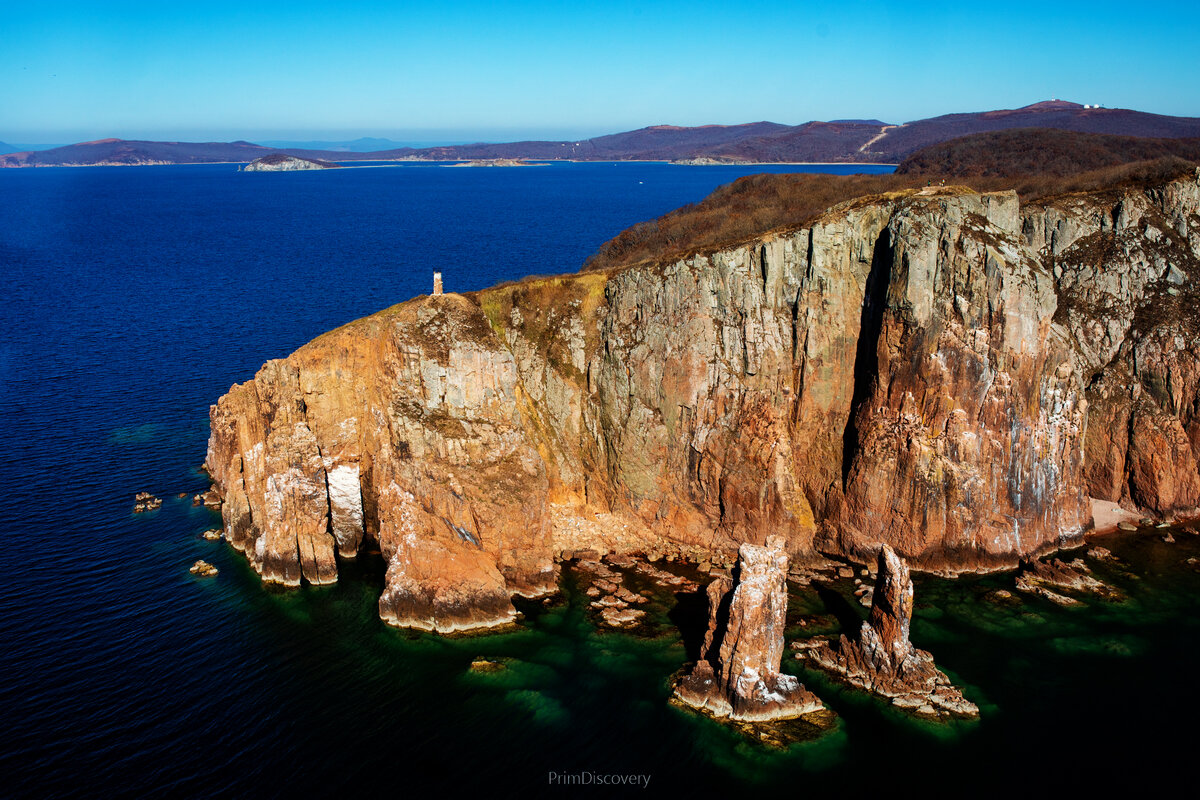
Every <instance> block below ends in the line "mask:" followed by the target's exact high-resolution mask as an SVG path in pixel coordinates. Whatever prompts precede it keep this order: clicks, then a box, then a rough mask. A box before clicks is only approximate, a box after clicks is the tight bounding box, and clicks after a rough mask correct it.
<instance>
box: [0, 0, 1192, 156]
mask: <svg viewBox="0 0 1200 800" xmlns="http://www.w3.org/2000/svg"><path fill="white" fill-rule="evenodd" d="M1146 9H1151V10H1146ZM1197 41H1200V3H1194V2H1188V3H1169V2H1167V3H1153V4H1143V5H1141V6H1138V5H1137V4H1131V3H1128V2H1125V3H1109V2H1102V1H1101V2H1097V1H1096V0H1093V1H1092V2H1086V3H1083V2H1081V3H1074V2H1065V3H1045V2H1007V3H1006V2H999V1H997V2H989V3H976V2H973V1H971V0H962V1H961V2H953V3H943V2H929V3H913V2H910V3H902V2H888V3H884V2H850V1H847V2H836V3H812V2H753V1H752V0H749V1H747V2H741V3H736V4H735V3H708V2H702V1H700V2H686V3H684V2H664V3H654V2H631V3H592V4H588V3H579V2H564V3H534V2H526V3H521V2H513V3H487V2H459V3H453V4H451V3H405V2H392V3H354V2H346V3H344V4H332V3H306V2H291V3H270V2H239V3H227V2H224V1H223V0H210V1H209V2H203V3H196V4H176V3H165V2H156V3H133V2H108V3H77V2H70V0H64V2H58V3H53V4H51V3H36V2H31V3H26V4H21V5H17V4H12V3H9V2H7V0H5V2H4V3H3V5H0V86H3V87H4V88H3V89H2V90H0V140H3V141H8V142H14V141H16V142H43V141H54V142H65V141H79V140H84V139H92V138H100V137H107V136H117V137H122V138H151V139H164V138H172V139H189V140H190V139H220V140H225V139H231V138H247V139H255V138H258V139H265V138H347V137H351V138H352V137H356V136H362V135H369V136H389V137H392V138H397V139H420V140H436V139H446V140H456V141H457V140H473V139H479V140H504V139H513V138H523V137H545V138H572V137H583V136H589V135H597V134H602V133H609V132H614V131H619V130H627V129H630V128H637V127H642V126H645V125H653V124H659V123H670V124H677V125H699V124H707V123H726V124H728V123H737V122H748V121H755V120H762V119H769V120H773V121H776V122H783V123H788V124H796V123H800V122H805V121H808V120H811V119H836V118H857V117H878V118H881V119H884V120H886V121H888V122H903V121H907V120H911V119H919V118H922V117H928V116H934V115H937V114H944V113H950V112H955V111H975V110H986V109H992V108H1012V107H1017V106H1021V105H1025V104H1028V103H1031V102H1035V101H1037V100H1042V99H1048V98H1051V97H1059V98H1064V99H1071V100H1075V101H1077V102H1081V103H1093V102H1095V103H1103V104H1104V105H1106V106H1110V107H1127V108H1137V109H1139V110H1144V111H1154V112H1158V113H1163V114H1176V115H1184V116H1200V82H1198V81H1197V80H1196V78H1197V75H1200V47H1197Z"/></svg>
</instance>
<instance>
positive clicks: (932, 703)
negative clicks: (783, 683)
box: [808, 544, 979, 719]
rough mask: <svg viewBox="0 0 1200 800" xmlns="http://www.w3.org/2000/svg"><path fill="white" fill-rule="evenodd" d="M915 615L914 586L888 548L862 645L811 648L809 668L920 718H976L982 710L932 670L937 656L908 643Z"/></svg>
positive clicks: (884, 551)
mask: <svg viewBox="0 0 1200 800" xmlns="http://www.w3.org/2000/svg"><path fill="white" fill-rule="evenodd" d="M912 612H913V582H912V577H911V576H910V575H909V570H908V565H906V564H905V563H904V561H903V560H902V559H901V558H900V557H899V556H898V555H896V552H895V551H894V550H892V548H891V547H889V546H888V545H886V544H885V545H883V547H882V548H881V549H880V551H879V577H878V579H877V580H876V582H875V594H874V599H873V601H872V604H871V614H870V617H869V618H868V619H867V621H866V622H864V623H863V624H862V630H861V631H860V633H859V638H858V640H857V641H851V640H850V639H848V638H847V637H846V636H845V635H843V636H842V637H841V638H840V639H839V640H838V642H837V643H836V644H829V643H825V644H822V645H821V646H819V647H816V648H813V649H812V650H811V651H810V653H809V656H808V659H809V663H810V665H812V666H815V667H819V668H820V669H823V670H825V671H827V672H830V673H832V674H833V675H835V676H837V677H839V678H841V679H842V680H844V681H845V682H846V683H849V684H850V685H851V686H855V687H857V688H859V689H865V690H866V691H868V692H872V693H874V694H877V695H880V696H881V697H886V698H889V699H890V700H891V702H892V705H895V706H897V707H900V708H904V709H907V710H910V711H913V712H915V713H917V714H918V715H920V716H926V717H932V718H935V719H946V718H950V717H978V716H979V709H978V707H976V706H975V704H974V703H972V702H971V701H970V700H967V699H966V698H964V697H963V695H962V692H961V691H959V690H958V689H957V688H955V687H954V686H953V685H952V684H951V683H950V679H949V678H948V677H946V674H945V673H943V672H942V671H940V670H939V669H938V668H937V667H936V666H934V663H933V656H932V655H930V654H929V653H928V652H926V651H925V650H919V649H917V648H916V647H914V646H913V644H912V642H911V641H909V638H908V632H909V627H910V625H911V624H912Z"/></svg>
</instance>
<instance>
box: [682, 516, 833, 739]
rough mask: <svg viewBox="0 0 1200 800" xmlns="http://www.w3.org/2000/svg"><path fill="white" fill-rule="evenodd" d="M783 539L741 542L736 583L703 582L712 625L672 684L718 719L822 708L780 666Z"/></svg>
mask: <svg viewBox="0 0 1200 800" xmlns="http://www.w3.org/2000/svg"><path fill="white" fill-rule="evenodd" d="M783 546H784V543H783V539H781V538H775V537H772V538H770V539H768V540H767V545H766V546H765V547H760V546H757V545H750V544H745V545H742V547H741V550H740V559H739V562H738V574H737V578H736V581H735V580H733V579H730V578H726V577H718V578H717V579H716V580H714V581H713V582H712V583H711V584H709V587H708V601H709V628H708V632H707V633H706V634H705V637H704V644H703V647H702V649H701V653H700V660H699V661H698V662H697V663H696V664H695V665H694V666H693V667H692V669H691V670H690V671H689V673H688V674H687V675H685V676H684V677H683V678H681V679H680V680H679V682H678V683H677V684H676V686H675V696H676V697H677V698H679V699H680V700H682V701H683V702H684V703H687V704H688V705H691V706H695V707H696V708H702V709H706V710H707V711H709V712H711V713H713V714H715V715H716V716H719V717H729V718H731V719H734V720H742V721H767V720H774V719H789V718H794V717H798V716H802V715H804V714H810V713H812V712H815V711H820V710H821V709H823V708H824V705H823V704H822V703H821V701H820V700H819V699H817V697H816V695H814V694H813V693H812V692H809V691H808V690H806V689H805V688H804V687H803V686H802V685H801V684H800V681H799V680H797V679H796V677H795V676H793V675H786V674H783V673H781V672H780V671H779V665H780V661H781V659H782V657H783V629H784V623H785V619H786V617H787V585H786V580H787V553H786V552H785V551H784V549H783Z"/></svg>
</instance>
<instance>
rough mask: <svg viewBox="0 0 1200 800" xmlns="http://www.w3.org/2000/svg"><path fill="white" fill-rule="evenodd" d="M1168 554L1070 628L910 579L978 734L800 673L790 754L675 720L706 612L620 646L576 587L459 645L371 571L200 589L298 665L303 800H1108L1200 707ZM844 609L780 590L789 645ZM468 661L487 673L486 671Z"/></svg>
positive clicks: (835, 622)
mask: <svg viewBox="0 0 1200 800" xmlns="http://www.w3.org/2000/svg"><path fill="white" fill-rule="evenodd" d="M1164 533H1166V531H1163V530H1154V531H1150V532H1142V533H1139V534H1121V535H1114V536H1109V537H1104V538H1102V539H1098V540H1097V542H1098V543H1100V544H1101V545H1103V546H1105V547H1107V548H1109V549H1110V550H1112V552H1113V554H1114V555H1115V556H1116V557H1117V559H1118V560H1117V561H1114V562H1107V561H1097V560H1095V559H1091V558H1086V560H1087V562H1088V564H1089V566H1091V567H1092V568H1093V570H1094V572H1095V574H1096V576H1097V577H1098V578H1100V579H1101V580H1103V581H1104V582H1105V583H1107V584H1109V585H1111V586H1113V587H1115V588H1117V589H1118V590H1119V591H1120V593H1121V595H1122V598H1121V599H1120V600H1116V601H1114V600H1102V599H1099V598H1093V597H1088V596H1084V595H1079V596H1078V597H1079V598H1080V599H1082V600H1083V602H1082V603H1081V604H1080V605H1078V606H1073V607H1061V606H1057V605H1055V604H1054V603H1052V602H1050V601H1048V600H1045V599H1043V598H1040V597H1034V596H1031V595H1025V594H1022V593H1020V592H1016V591H1015V590H1014V588H1013V573H1011V572H1010V573H997V574H992V575H986V576H972V577H963V578H957V579H942V578H934V577H929V576H916V611H915V616H914V620H913V627H912V638H913V641H914V643H915V644H916V645H917V646H919V647H922V648H923V649H927V650H929V651H930V652H932V653H933V654H934V656H935V658H936V659H937V662H938V665H939V667H941V668H942V669H943V670H944V671H946V672H947V673H948V674H949V675H950V677H951V679H952V680H953V681H954V682H955V683H956V684H957V685H959V686H960V687H962V688H963V690H964V692H965V693H966V695H967V696H968V697H969V698H970V699H972V700H973V701H975V702H976V703H977V704H978V705H979V706H980V709H981V719H980V720H978V721H954V722H950V723H936V722H929V721H923V720H919V719H917V718H914V717H912V716H911V715H909V714H906V713H905V712H902V711H899V710H897V709H894V708H892V707H890V706H889V705H887V704H886V703H885V702H883V701H881V700H878V699H876V698H874V697H871V696H869V695H866V694H864V693H862V692H858V691H855V690H852V689H850V688H847V687H843V686H841V685H839V684H836V683H834V682H832V681H831V680H829V679H827V678H826V677H825V676H823V675H822V674H821V673H819V672H814V671H810V670H808V669H805V668H804V667H803V665H802V664H801V662H798V661H796V660H794V659H793V656H792V652H791V650H790V649H788V650H785V656H784V670H785V671H788V672H792V673H794V674H796V675H798V676H799V677H800V678H801V680H803V681H804V682H805V685H806V686H808V688H810V689H811V690H813V691H815V692H816V693H817V694H818V695H819V696H820V697H821V698H822V699H823V700H824V701H825V702H826V704H827V705H828V706H829V707H830V708H831V709H832V710H833V711H834V712H835V713H836V715H837V718H836V721H834V722H833V724H832V725H831V726H830V727H829V728H828V729H826V730H816V729H810V730H809V731H807V732H801V733H800V735H799V737H798V739H797V740H796V741H794V743H792V744H790V745H789V746H786V747H782V748H781V747H774V746H770V745H766V744H763V743H761V742H760V741H757V740H756V739H755V737H754V736H753V735H747V734H746V733H744V732H743V731H739V730H737V729H736V728H735V727H733V726H730V725H727V724H724V723H721V722H717V721H714V720H712V719H710V718H708V717H705V716H703V715H701V714H698V713H695V712H692V711H689V710H685V709H681V708H678V707H676V706H674V705H672V704H671V703H670V702H669V698H670V682H671V679H672V676H673V675H674V674H675V673H676V672H677V671H678V670H679V669H680V668H681V667H682V666H683V665H684V664H685V663H687V662H688V661H689V660H691V659H692V658H694V657H695V648H696V646H697V642H698V640H699V637H700V636H701V635H702V633H703V630H704V625H705V619H704V615H705V613H706V609H705V606H704V603H703V596H702V590H701V592H700V593H699V596H695V595H693V596H687V595H672V594H671V593H670V592H668V591H667V590H663V589H659V590H657V591H656V593H655V596H654V598H653V600H652V601H651V603H650V604H649V605H648V606H647V607H646V608H647V611H648V614H647V618H646V620H645V622H644V624H642V625H641V626H639V628H637V629H636V630H634V631H632V632H622V631H616V630H611V629H607V628H606V626H604V625H603V623H601V622H599V620H598V619H596V617H595V616H594V615H593V614H591V613H589V609H588V602H589V600H590V598H588V597H586V596H585V595H584V594H583V592H582V588H581V586H580V585H579V584H578V583H577V578H576V574H575V571H574V569H573V568H570V567H568V568H567V569H564V575H563V579H562V593H561V595H560V596H559V597H556V598H552V599H550V600H547V601H545V602H538V601H521V600H518V604H519V608H520V610H521V611H522V613H523V619H522V620H521V622H520V624H519V626H518V628H517V629H516V630H515V631H511V632H506V633H499V634H485V635H477V636H467V637H457V638H446V637H439V636H434V635H429V634H423V633H415V632H409V631H402V630H396V629H392V628H389V627H388V626H386V625H385V624H384V623H382V622H381V621H380V620H379V619H378V616H377V610H376V605H375V604H376V602H377V600H378V597H379V591H380V587H381V585H382V572H383V564H382V562H381V560H380V559H379V557H378V556H377V555H375V556H368V557H366V558H364V559H362V560H361V561H359V562H357V563H350V564H347V565H346V568H345V569H344V570H343V577H342V580H341V581H340V582H339V583H338V584H337V585H335V586H333V587H323V588H314V587H307V586H306V587H304V588H302V589H300V590H298V591H297V590H281V589H273V588H270V587H263V586H262V584H261V583H260V581H259V580H258V578H257V576H256V575H255V574H254V573H253V572H252V571H251V570H250V569H249V567H248V566H247V565H246V563H245V561H244V560H243V559H242V557H241V556H240V555H237V554H236V553H234V552H233V551H232V550H231V549H229V548H228V547H225V546H222V547H221V548H220V551H219V553H217V555H216V557H215V561H216V563H217V564H218V565H219V566H220V567H221V570H222V573H221V575H222V578H223V579H224V584H225V585H224V586H218V585H217V584H216V583H209V584H207V585H205V584H204V582H203V581H200V580H197V581H196V582H197V584H199V585H198V586H197V587H196V588H197V590H198V591H214V590H215V591H218V592H220V593H221V594H222V597H223V600H224V602H226V603H227V604H228V606H229V614H230V617H231V618H236V619H240V620H242V623H241V625H242V630H243V633H244V635H246V636H247V637H251V639H252V640H253V641H250V642H247V644H248V645H249V646H251V647H254V648H256V649H257V648H260V647H268V648H272V649H273V650H274V652H273V653H272V654H271V656H270V660H271V661H272V662H276V663H278V662H279V661H280V660H282V661H284V662H286V663H288V666H289V669H288V673H289V676H288V684H287V685H286V687H285V686H280V687H275V688H276V691H277V702H278V703H279V705H277V706H276V707H275V708H274V709H273V712H272V713H274V714H277V715H278V716H279V717H280V718H282V719H286V720H287V723H286V724H287V725H288V728H289V729H290V730H291V731H292V732H293V733H294V735H295V737H296V739H297V741H296V742H295V743H294V744H293V745H292V746H294V747H296V748H297V749H298V750H305V749H308V748H310V747H311V748H312V751H313V755H312V757H311V758H309V759H305V760H304V761H302V762H300V769H301V773H302V774H305V775H307V776H308V777H306V778H305V780H306V782H309V781H311V782H312V783H311V784H310V785H313V786H325V787H332V786H346V785H354V786H362V787H364V788H367V787H370V786H372V785H378V783H379V781H380V780H381V775H383V774H385V773H387V772H388V770H397V769H399V770H402V772H403V774H404V779H403V780H404V784H405V786H407V787H409V788H410V789H411V788H416V787H417V786H420V787H424V788H428V789H436V788H438V787H442V788H445V787H450V786H453V787H459V786H463V785H466V786H478V788H479V790H480V791H485V792H487V793H488V794H490V795H496V794H499V795H502V796H507V795H509V794H511V795H518V794H524V795H528V794H529V793H530V792H539V791H543V790H545V791H552V790H553V789H554V787H552V786H550V785H549V783H548V776H549V774H550V773H551V772H554V773H592V774H596V775H601V774H603V775H610V774H621V775H625V774H628V775H649V776H651V778H650V783H649V786H648V787H647V789H646V790H647V791H655V790H657V791H659V792H669V793H670V794H676V793H685V792H692V791H701V792H706V793H707V792H713V791H736V790H738V789H739V788H743V789H746V788H756V787H757V788H760V789H763V790H771V789H774V788H786V787H797V786H803V787H807V788H809V789H816V788H819V787H827V788H834V787H838V786H844V785H847V784H848V782H859V781H863V780H868V779H869V777H870V776H871V775H877V776H880V777H882V776H886V775H889V774H899V775H910V776H912V780H914V781H919V782H920V784H921V785H922V786H923V787H924V789H923V792H924V793H934V794H941V793H943V792H945V793H953V792H954V791H957V790H961V788H962V787H963V785H964V783H977V782H978V781H979V779H980V776H982V775H986V776H989V777H988V779H987V782H986V785H979V786H976V788H975V789H974V790H973V791H974V792H975V793H976V794H991V793H997V794H1000V793H1004V792H1006V791H1009V790H1015V789H1017V788H1018V787H1020V786H1023V785H1026V784H1027V783H1028V782H1030V781H1036V783H1037V785H1039V786H1043V787H1044V786H1055V785H1061V786H1063V787H1074V788H1079V787H1080V786H1088V785H1095V786H1103V787H1107V788H1110V789H1111V788H1112V786H1114V785H1115V784H1114V781H1116V782H1118V783H1119V781H1120V780H1122V779H1123V778H1126V777H1128V778H1132V777H1133V776H1134V775H1137V774H1141V773H1140V772H1138V771H1130V769H1132V765H1135V764H1136V765H1140V766H1138V767H1137V770H1142V769H1144V768H1145V766H1146V762H1147V761H1148V760H1153V761H1155V762H1156V761H1157V760H1158V759H1159V758H1162V757H1164V756H1165V754H1166V753H1168V752H1169V751H1170V750H1171V749H1172V747H1173V746H1177V745H1176V744H1174V740H1173V738H1172V737H1170V736H1169V735H1168V734H1167V732H1168V731H1169V723H1165V722H1164V720H1168V719H1169V718H1171V717H1174V716H1176V715H1182V716H1183V717H1186V716H1187V715H1189V714H1191V713H1193V712H1194V711H1195V710H1196V706H1197V702H1196V700H1195V699H1194V693H1193V692H1192V691H1190V690H1189V687H1188V681H1189V675H1188V673H1189V672H1190V669H1189V668H1188V667H1189V666H1190V664H1192V663H1194V661H1195V656H1196V655H1197V644H1196V642H1197V638H1196V635H1197V632H1198V628H1200V620H1198V619H1197V616H1196V615H1195V614H1194V612H1193V605H1194V599H1193V598H1194V597H1195V594H1196V590H1197V588H1200V574H1198V573H1197V568H1196V566H1195V563H1193V564H1189V563H1187V559H1189V558H1198V557H1200V541H1198V540H1200V536H1198V535H1196V533H1194V532H1193V531H1192V529H1188V528H1181V529H1175V531H1174V535H1175V538H1176V540H1177V541H1176V543H1174V544H1167V543H1165V542H1163V540H1162V536H1163V534H1164ZM1084 552H1085V551H1084V550H1079V551H1075V552H1071V553H1068V554H1065V555H1070V556H1076V555H1083V553H1084ZM1060 555H1061V554H1060ZM673 569H675V571H678V572H680V573H681V574H690V576H691V577H695V578H698V579H699V580H700V581H701V582H702V585H703V582H704V581H706V578H705V577H704V576H702V575H699V574H698V573H694V572H693V573H688V572H687V570H686V568H683V567H674V568H673ZM626 575H627V580H629V581H635V580H637V579H638V577H639V576H637V574H636V573H634V572H632V571H628V572H626ZM631 585H632V584H631ZM647 585H649V584H647ZM634 588H635V590H636V589H640V588H643V587H641V586H636V585H634ZM854 588H855V586H854V585H853V584H852V582H851V581H849V580H839V581H835V582H833V583H831V584H828V585H827V586H821V587H818V586H817V585H816V584H814V586H813V587H798V586H795V585H793V584H789V593H790V597H789V613H788V621H789V628H788V632H787V638H788V639H789V641H790V640H791V639H793V638H801V637H804V636H811V635H820V634H835V635H836V634H837V633H838V632H848V633H852V632H854V631H855V630H856V629H857V626H858V625H859V624H861V620H863V619H865V616H866V609H865V608H864V607H862V605H861V604H859V603H858V601H857V600H856V599H855V597H854V595H853V590H854ZM998 589H1007V590H1009V591H1010V592H1011V593H1012V597H1011V598H1008V599H1006V598H1003V597H1002V596H997V595H995V594H994V593H995V592H996V590H998ZM801 620H803V621H804V623H805V624H804V625H801V624H800V622H801ZM474 661H480V662H482V661H486V662H493V663H492V664H491V665H487V668H486V669H478V668H477V669H472V662H474ZM477 666H478V665H477ZM793 733H795V731H793ZM327 736H334V737H337V738H347V737H348V738H354V739H357V740H358V741H359V743H360V744H359V746H358V750H357V752H358V756H359V757H358V758H356V760H355V761H354V762H353V763H350V764H347V763H345V762H340V763H324V762H323V761H322V759H321V758H320V757H319V755H318V753H319V752H320V751H321V749H322V748H321V741H322V739H323V738H325V737H327ZM1122 764H1128V765H1131V767H1130V768H1129V769H1127V768H1125V767H1122V766H1121V765H1122ZM1051 767H1052V768H1051ZM1114 770H1115V771H1116V774H1115V775H1113V774H1111V773H1112V771H1114ZM1106 776H1107V777H1106ZM601 788H602V787H596V790H597V791H600V790H601ZM603 788H604V789H608V790H611V787H603ZM575 790H576V791H582V790H583V789H582V788H581V787H575Z"/></svg>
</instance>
